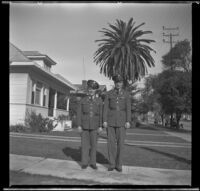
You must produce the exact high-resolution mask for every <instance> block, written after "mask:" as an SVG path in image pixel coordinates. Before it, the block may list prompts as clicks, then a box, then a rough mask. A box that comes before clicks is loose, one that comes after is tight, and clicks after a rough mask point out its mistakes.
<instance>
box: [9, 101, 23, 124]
mask: <svg viewBox="0 0 200 191" xmlns="http://www.w3.org/2000/svg"><path fill="white" fill-rule="evenodd" d="M25 110H26V105H25V104H14V103H13V104H12V103H11V104H10V111H9V112H10V125H15V124H17V123H22V124H24V120H25Z"/></svg>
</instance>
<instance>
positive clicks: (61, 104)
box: [57, 92, 67, 110]
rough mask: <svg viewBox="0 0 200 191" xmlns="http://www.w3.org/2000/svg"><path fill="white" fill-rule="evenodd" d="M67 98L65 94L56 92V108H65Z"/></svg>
mask: <svg viewBox="0 0 200 191" xmlns="http://www.w3.org/2000/svg"><path fill="white" fill-rule="evenodd" d="M66 107H67V100H66V96H65V94H63V93H61V92H57V108H58V109H63V110H66V109H67V108H66Z"/></svg>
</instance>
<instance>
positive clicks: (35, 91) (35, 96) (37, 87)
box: [31, 82, 43, 105]
mask: <svg viewBox="0 0 200 191" xmlns="http://www.w3.org/2000/svg"><path fill="white" fill-rule="evenodd" d="M42 87H43V84H42V83H40V82H37V83H35V82H33V86H32V97H31V104H37V105H42V104H41V98H42V97H41V96H42Z"/></svg>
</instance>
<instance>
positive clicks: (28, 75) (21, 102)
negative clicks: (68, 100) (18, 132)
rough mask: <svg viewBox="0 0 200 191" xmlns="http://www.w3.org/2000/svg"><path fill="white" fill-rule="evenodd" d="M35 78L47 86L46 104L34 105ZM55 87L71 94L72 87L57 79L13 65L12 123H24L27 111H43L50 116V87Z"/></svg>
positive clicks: (63, 111) (59, 113)
mask: <svg viewBox="0 0 200 191" xmlns="http://www.w3.org/2000/svg"><path fill="white" fill-rule="evenodd" d="M33 80H35V81H39V82H42V83H43V84H44V85H45V86H46V88H47V97H46V106H47V107H43V106H39V105H32V104H31V96H32V83H33ZM50 87H51V88H53V89H55V90H57V91H59V92H61V93H64V94H66V95H69V94H70V89H69V88H67V87H66V86H65V85H64V84H63V85H62V84H61V83H59V82H57V81H56V80H55V79H53V78H51V77H49V76H48V75H44V74H43V73H40V72H37V71H35V70H30V69H28V68H26V67H16V68H14V67H12V68H11V69H10V124H16V123H24V119H25V115H26V111H28V112H31V111H35V112H36V113H37V114H39V113H41V114H42V116H43V117H48V103H49V88H50ZM61 114H64V115H67V114H68V112H67V111H65V110H60V109H57V110H56V117H57V116H58V115H61Z"/></svg>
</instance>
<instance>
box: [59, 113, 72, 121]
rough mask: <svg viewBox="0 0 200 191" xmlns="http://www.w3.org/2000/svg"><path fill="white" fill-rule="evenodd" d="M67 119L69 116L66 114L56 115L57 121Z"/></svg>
mask: <svg viewBox="0 0 200 191" xmlns="http://www.w3.org/2000/svg"><path fill="white" fill-rule="evenodd" d="M68 119H69V117H68V116H67V115H63V114H62V115H59V116H58V121H61V122H62V121H66V120H68Z"/></svg>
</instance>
